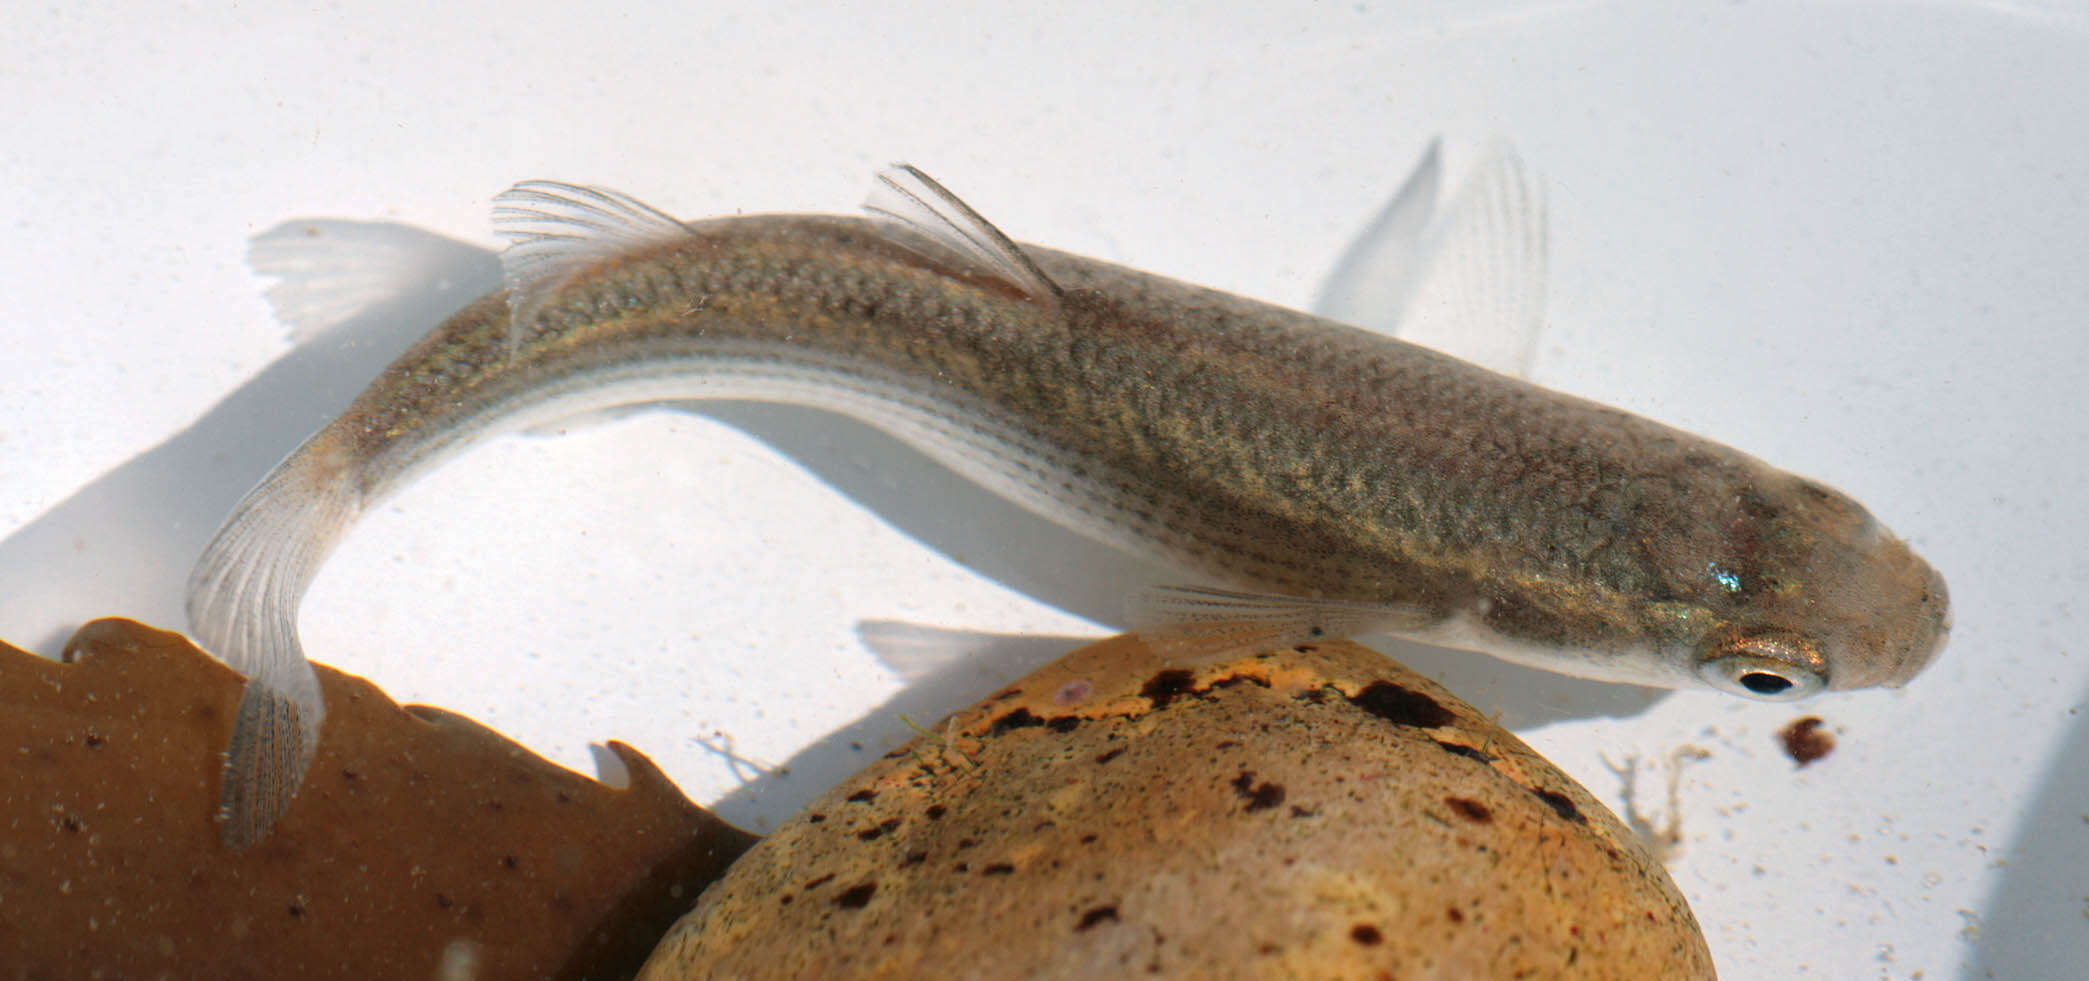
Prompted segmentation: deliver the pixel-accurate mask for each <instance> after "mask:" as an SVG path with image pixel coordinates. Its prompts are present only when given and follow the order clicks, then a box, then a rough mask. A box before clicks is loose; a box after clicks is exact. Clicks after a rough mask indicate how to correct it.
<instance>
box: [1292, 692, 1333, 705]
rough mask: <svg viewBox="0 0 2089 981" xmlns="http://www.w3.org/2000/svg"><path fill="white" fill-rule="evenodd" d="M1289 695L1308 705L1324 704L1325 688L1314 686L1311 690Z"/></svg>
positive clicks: (1325, 699) (1325, 702)
mask: <svg viewBox="0 0 2089 981" xmlns="http://www.w3.org/2000/svg"><path fill="white" fill-rule="evenodd" d="M1291 697H1292V698H1294V699H1296V700H1298V701H1301V702H1305V703H1306V704H1308V705H1326V704H1327V689H1325V688H1315V689H1313V690H1312V691H1305V692H1300V693H1298V694H1296V695H1293V696H1291Z"/></svg>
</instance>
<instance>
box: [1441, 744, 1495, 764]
mask: <svg viewBox="0 0 2089 981" xmlns="http://www.w3.org/2000/svg"><path fill="white" fill-rule="evenodd" d="M1436 748H1437V749H1440V750H1443V751H1444V752H1446V753H1449V754H1451V755H1452V756H1463V757H1465V758H1466V759H1468V760H1479V761H1480V762H1482V763H1492V762H1494V757H1493V756H1491V755H1489V754H1487V753H1486V752H1484V751H1481V750H1477V749H1474V748H1472V747H1471V746H1467V745H1465V744H1463V743H1447V742H1444V741H1443V740H1441V739H1439V740H1437V741H1436Z"/></svg>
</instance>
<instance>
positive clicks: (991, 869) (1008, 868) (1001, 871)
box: [979, 862, 1015, 875]
mask: <svg viewBox="0 0 2089 981" xmlns="http://www.w3.org/2000/svg"><path fill="white" fill-rule="evenodd" d="M1014 872H1015V866H1013V865H1010V864H1008V863H1007V862H995V863H994V864H992V865H989V866H987V867H986V868H983V869H980V870H979V874H980V875H1011V874H1013V873H1014Z"/></svg>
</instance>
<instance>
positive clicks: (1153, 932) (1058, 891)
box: [641, 637, 1712, 981]
mask: <svg viewBox="0 0 2089 981" xmlns="http://www.w3.org/2000/svg"><path fill="white" fill-rule="evenodd" d="M1156 664H1157V662H1156V660H1155V657H1154V655H1153V653H1152V651H1151V650H1150V649H1149V648H1147V646H1146V645H1145V644H1144V643H1143V642H1141V641H1140V640H1138V639H1137V638H1136V637H1119V638H1116V639H1113V640H1109V641H1105V642H1103V643H1100V644H1096V645H1093V646H1090V647H1086V648H1083V649H1082V650H1080V651H1077V652H1075V653H1073V654H1071V655H1069V656H1068V657H1066V658H1065V659H1063V660H1061V661H1060V662H1058V663H1057V664H1054V665H1052V666H1050V667H1048V668H1046V669H1044V670H1042V671H1040V672H1038V673H1036V674H1034V675H1032V676H1031V677H1029V678H1027V679H1025V680H1024V681H1022V682H1020V683H1018V684H1017V685H1016V686H1015V687H1013V688H1011V689H1009V690H1007V691H1004V692H1002V693H1000V694H997V695H995V696H994V697H992V698H990V699H988V700H987V701H986V702H984V703H982V704H980V705H978V706H975V707H974V708H971V709H968V710H966V711H963V712H960V713H957V714H956V715H954V716H952V717H951V718H950V719H949V720H948V722H947V724H946V725H945V726H943V727H941V728H940V729H938V730H937V732H935V733H933V734H930V735H925V736H923V737H920V738H917V739H915V740H914V741H913V742H911V743H909V744H908V745H907V746H905V747H902V748H901V749H900V750H898V751H896V752H894V753H892V754H890V755H889V756H887V757H886V758H885V759H884V760H882V761H880V762H879V763H878V764H875V765H873V766H872V767H870V768H869V769H867V770H866V771H864V772H863V773H862V774H860V775H858V776H857V777H856V778H854V779H852V780H850V781H848V782H847V783H846V784H844V785H843V786H841V787H838V788H836V789H835V790H834V791H833V792H831V793H829V794H828V795H826V796H825V797H824V798H822V799H821V800H819V801H818V802H816V803H815V804H814V805H813V806H812V807H811V808H809V809H808V810H807V812H806V813H804V814H801V815H799V816H798V817H796V818H794V819H793V820H792V821H790V822H789V823H787V824H786V825H784V826H783V827H782V828H779V829H778V830H777V831H776V833H775V834H774V835H772V836H770V837H769V838H768V839H766V840H764V841H763V842H762V843H761V844H760V845H758V846H757V847H756V848H754V849H753V850H752V851H750V852H749V853H748V854H747V856H746V857H745V858H744V859H743V860H742V861H740V862H739V863H738V864H736V865H734V866H733V868H732V869H731V870H729V871H728V872H727V874H726V876H725V877H724V878H723V879H721V880H720V881H719V882H718V883H717V885H715V886H714V887H713V888H712V889H710V890H709V891H708V892H706V893H705V894H704V895H703V897H702V899H701V900H700V901H699V902H698V903H697V904H696V907H695V909H694V910H692V911H691V912H690V913H689V915H688V916H686V917H684V918H683V919H682V921H681V922H680V923H678V924H676V926H675V928H674V930H673V931H672V932H671V933H670V934H669V935H668V937H667V939H666V940H664V941H663V942H662V943H661V946H660V949H659V950H658V951H656V952H655V953H654V955H653V957H652V959H651V960H650V961H648V962H647V964H646V969H645V971H644V972H643V974H642V975H641V977H643V978H646V979H652V981H663V979H680V978H714V977H845V976H846V977H888V978H917V977H1020V976H1042V977H1079V976H1103V975H1124V974H1134V973H1136V974H1158V975H1164V976H1178V977H1189V976H1194V977H1224V976H1257V977H1286V976H1288V977H1311V978H1338V977H1398V978H1480V977H1494V978H1507V977H1534V978H1535V977H1542V978H1551V977H1562V976H1576V977H1588V978H1648V977H1660V978H1691V977H1709V976H1711V973H1712V969H1711V961H1710V955H1709V953H1708V952H1707V950H1706V947H1705V942H1704V938H1703V935H1702V934H1701V933H1700V932H1699V930H1698V926H1697V923H1696V921H1695V919H1694V918H1693V917H1692V916H1691V914H1690V910H1689V908H1688V907H1687V906H1686V905H1685V903H1684V900H1683V897H1682V896H1681V894H1680V893H1678V892H1677V890H1676V888H1675V885H1674V884H1673V883H1672V882H1671V881H1670V880H1669V878H1668V875H1667V873H1666V872H1665V871H1664V870H1663V869H1662V867H1661V866H1660V864H1659V863H1658V862H1656V861H1654V859H1653V858H1652V857H1651V856H1650V855H1649V854H1648V853H1647V851H1646V850H1645V848H1644V847H1643V846H1642V845H1641V844H1640V842H1639V841H1638V840H1637V839H1636V838H1635V837H1634V836H1633V835H1632V833H1631V832H1630V831H1628V830H1627V829H1626V828H1625V827H1624V826H1623V825H1622V824H1621V823H1619V821H1618V820H1617V818H1616V817H1614V816H1612V815H1611V813H1610V812H1609V811H1608V810H1606V809H1605V808H1604V807H1603V806H1602V805H1601V804H1599V803H1598V802H1597V801H1596V800H1595V799H1594V798H1593V797H1591V796H1590V795H1589V794H1588V792H1587V791H1585V790H1583V789H1582V788H1581V787H1580V786H1579V785H1577V784H1575V783H1574V782H1573V781H1572V780H1570V779H1568V778H1567V777H1566V775H1564V774H1562V773H1560V772H1559V771H1558V770H1557V769H1555V768H1554V767H1552V766H1551V765H1550V764H1548V763H1547V762H1545V760H1543V759H1541V758H1540V757H1538V756H1537V755H1536V754H1534V753H1533V752H1531V750H1530V749H1529V747H1527V746H1525V745H1524V744H1523V743H1522V742H1520V741H1518V740H1517V739H1516V738H1515V737H1514V736H1512V735H1510V734H1508V733H1507V732H1505V731H1503V730H1501V729H1500V728H1498V727H1496V726H1494V725H1493V724H1492V723H1490V722H1489V721H1488V720H1487V719H1486V718H1484V717H1482V716H1480V715H1479V714H1478V713H1476V712H1475V711H1474V710H1473V709H1472V708H1471V707H1470V706H1468V705H1466V704H1465V703H1463V702H1461V701H1459V700H1458V699H1457V698H1455V697H1453V696H1452V695H1451V694H1450V693H1448V692H1446V691H1444V690H1443V689H1442V688H1440V687H1438V686H1436V685H1434V684H1432V683H1430V682H1429V681H1428V680H1426V679H1424V678H1421V677H1419V676H1417V675H1414V674H1413V673H1411V672H1408V671H1407V670H1405V669H1404V668H1402V667H1400V666H1399V665H1397V664H1395V663H1393V662H1392V661H1390V660H1388V659H1386V658H1385V657H1384V656H1382V655H1380V654H1377V653H1375V652H1372V651H1370V650H1367V649H1365V648H1361V647H1358V646H1356V645H1353V644H1348V643H1327V644H1322V645H1318V646H1314V647H1300V648H1297V649H1295V650H1292V651H1283V652H1276V653H1271V654H1263V655H1258V656H1255V657H1250V658H1242V659H1238V660H1232V661H1226V662H1221V663H1215V664H1208V665H1205V666H1202V667H1198V668H1194V669H1163V668H1160V667H1157V666H1156Z"/></svg>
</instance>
